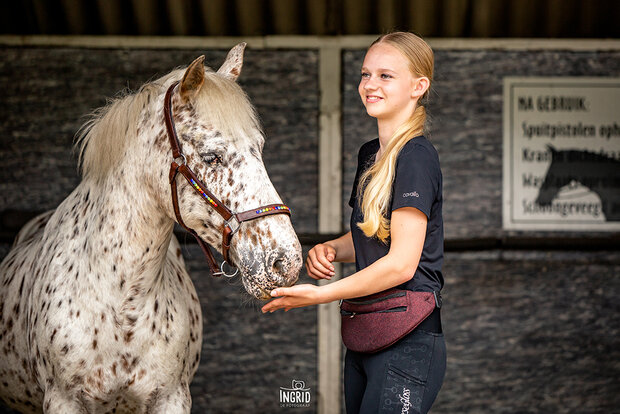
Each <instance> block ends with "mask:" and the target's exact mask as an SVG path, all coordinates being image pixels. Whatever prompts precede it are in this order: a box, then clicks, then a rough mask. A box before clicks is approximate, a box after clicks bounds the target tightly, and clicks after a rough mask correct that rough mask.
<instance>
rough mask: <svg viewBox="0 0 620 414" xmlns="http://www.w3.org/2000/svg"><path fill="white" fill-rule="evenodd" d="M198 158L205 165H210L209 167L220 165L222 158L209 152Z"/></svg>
mask: <svg viewBox="0 0 620 414" xmlns="http://www.w3.org/2000/svg"><path fill="white" fill-rule="evenodd" d="M200 156H201V157H202V159H203V160H204V161H205V162H206V163H207V164H210V165H217V164H221V163H222V157H221V156H219V155H217V154H215V153H213V152H210V153H207V154H205V153H202V154H200Z"/></svg>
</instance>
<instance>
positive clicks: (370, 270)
mask: <svg viewBox="0 0 620 414" xmlns="http://www.w3.org/2000/svg"><path fill="white" fill-rule="evenodd" d="M433 65H434V59H433V52H432V50H431V48H430V47H429V46H428V44H427V43H426V42H424V40H422V39H421V38H419V37H418V36H416V35H414V34H412V33H407V32H394V33H389V34H387V35H384V36H381V37H380V38H378V39H377V40H376V41H375V42H374V43H373V44H372V45H371V46H370V48H369V49H368V51H367V53H366V56H365V58H364V63H363V66H362V69H361V79H360V83H359V88H358V91H359V94H360V97H361V99H362V102H363V104H364V106H365V107H366V111H367V113H368V115H370V116H372V117H374V118H376V119H377V128H378V133H379V137H378V138H377V139H374V140H372V141H369V142H367V143H365V144H364V145H362V147H361V148H360V151H359V154H358V166H357V173H356V178H355V182H354V185H353V191H352V194H351V199H350V201H349V204H350V206H351V207H352V208H353V213H352V215H351V231H350V232H348V233H346V234H345V235H343V236H341V237H339V238H337V239H334V240H330V241H328V242H325V243H322V244H318V245H316V246H314V247H313V248H312V249H311V250H310V252H309V253H308V258H307V261H306V268H307V271H308V275H309V276H310V277H312V278H314V279H331V277H332V276H334V266H333V265H332V262H334V261H336V262H355V264H356V270H357V271H356V272H355V273H354V274H352V275H350V276H348V277H345V278H343V279H340V280H338V281H335V282H333V283H329V284H327V285H323V286H316V285H312V284H302V285H297V286H292V287H289V288H277V289H275V290H274V291H273V292H272V293H271V295H272V297H274V298H276V299H274V300H272V301H271V302H269V303H268V304H266V305H265V306H264V307H263V312H273V311H275V310H277V309H285V310H288V309H292V308H297V307H302V306H308V305H315V304H319V303H327V302H331V301H334V300H340V299H350V298H358V297H362V296H366V295H370V294H373V293H377V292H381V291H384V290H386V289H389V288H392V287H398V288H401V289H408V290H412V291H423V292H433V291H434V292H439V291H440V290H441V288H442V287H443V276H442V271H441V266H442V262H443V219H442V203H443V197H442V175H441V170H440V166H439V157H438V154H437V151H436V150H435V148H434V147H433V145H432V144H431V143H430V142H429V141H428V140H427V139H426V138H425V137H424V127H425V120H426V112H425V108H424V106H423V104H422V102H423V100H424V99H425V98H427V95H428V92H429V88H430V85H431V81H432V78H433ZM445 369H446V352H445V342H444V338H443V333H442V327H441V319H440V314H439V308H435V310H434V311H433V312H432V313H431V315H430V316H429V317H428V318H427V319H425V320H424V321H423V322H422V323H421V324H420V325H419V326H418V327H417V328H416V329H414V330H413V331H412V332H410V333H409V334H407V335H406V336H405V337H404V338H402V339H400V340H399V341H398V342H396V343H395V344H393V345H391V346H390V347H388V348H386V349H384V350H382V351H379V352H376V353H370V354H367V353H359V352H354V351H351V350H347V353H346V356H345V372H344V381H345V402H346V408H347V413H349V414H350V413H381V412H394V413H401V412H402V413H405V412H409V413H426V412H427V411H428V410H429V409H430V407H431V405H432V404H433V402H434V400H435V398H436V396H437V394H438V392H439V389H440V388H441V384H442V383H443V378H444V374H445Z"/></svg>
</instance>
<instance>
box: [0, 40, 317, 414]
mask: <svg viewBox="0 0 620 414" xmlns="http://www.w3.org/2000/svg"><path fill="white" fill-rule="evenodd" d="M226 52H227V51H226V50H211V51H204V50H179V49H175V50H136V49H131V50H118V49H115V50H102V49H92V50H89V49H72V48H52V49H48V48H6V47H5V48H2V49H0V56H1V57H2V59H0V89H1V90H2V91H3V94H4V98H3V99H2V100H1V101H0V114H1V115H0V165H2V166H3V168H2V169H0V218H1V222H0V235H1V236H2V239H1V240H0V257H2V258H4V256H5V255H6V253H7V252H8V249H9V247H10V242H11V238H12V236H13V235H14V233H15V232H16V231H17V230H18V228H19V226H21V224H23V220H25V219H26V218H27V217H29V216H31V215H32V214H34V213H35V212H40V211H44V210H47V209H52V208H55V207H56V206H57V205H58V204H59V203H60V201H61V200H63V199H64V197H65V196H66V195H68V194H69V192H70V191H71V190H72V189H73V188H74V187H75V186H76V185H77V183H78V181H79V177H78V174H77V168H76V157H75V154H74V153H73V152H72V150H71V146H72V140H73V136H74V134H75V132H76V131H77V130H78V129H79V127H80V126H81V125H82V123H83V122H84V121H85V119H84V115H86V114H88V113H89V112H90V111H92V110H93V109H95V108H97V107H100V106H102V105H104V104H105V103H106V99H107V98H109V97H113V96H115V95H116V94H117V93H118V92H119V91H120V90H122V89H124V88H129V89H130V90H135V89H137V88H138V87H139V86H140V85H142V84H143V83H144V82H146V81H148V80H149V79H154V78H156V77H159V76H161V75H163V74H165V73H167V72H169V71H170V70H172V69H173V68H175V67H177V66H180V65H187V64H189V63H190V62H191V61H192V60H193V59H195V58H196V57H197V56H199V55H201V54H206V64H207V65H209V66H212V67H213V68H215V69H217V68H218V67H219V65H220V64H221V63H222V62H223V61H224V58H225V56H226ZM317 56H318V53H317V52H316V51H313V50H296V51H284V50H280V51H265V50H262V51H254V50H247V51H246V57H245V62H244V67H243V73H242V75H241V77H240V79H239V81H240V84H241V85H242V86H243V88H244V89H245V90H246V92H247V93H248V95H249V96H250V99H251V101H252V102H253V103H254V104H255V106H256V107H257V109H258V112H259V115H260V118H261V121H262V124H263V127H264V131H265V135H266V142H265V147H264V152H263V158H264V162H265V165H266V167H267V171H268V173H269V175H270V177H271V180H272V182H273V184H274V186H275V188H276V189H277V190H278V192H279V193H280V195H281V197H282V199H283V200H284V202H285V203H287V204H288V205H289V206H290V207H291V209H292V211H293V216H292V220H293V225H294V227H295V229H296V230H297V231H298V232H300V233H316V232H317V214H318V212H317V205H318V190H317V188H318V178H317V177H318V172H317V168H318V160H317V154H318V90H319V87H318V73H317V69H318V61H317ZM291 177H295V180H292V179H291ZM300 185H303V187H304V190H303V191H299V186H300ZM186 239H191V238H186ZM184 256H185V258H186V263H187V266H188V270H189V272H190V274H191V276H192V278H193V280H194V283H195V285H196V289H197V291H198V295H199V297H200V300H201V304H202V308H203V316H204V341H203V356H202V360H201V364H200V367H199V371H198V373H197V376H196V378H195V380H194V381H193V383H192V386H191V391H192V398H193V402H194V404H193V412H195V413H204V412H206V409H207V407H210V408H211V410H210V411H209V412H213V413H218V412H219V413H230V412H234V411H236V410H238V411H239V412H273V411H276V410H280V408H279V388H280V387H289V388H290V386H291V381H292V380H293V379H296V380H302V381H304V382H305V383H306V385H307V386H309V387H310V388H311V389H312V392H313V393H314V394H313V403H312V406H311V407H310V408H306V409H303V408H295V409H291V410H293V411H294V412H296V413H305V412H313V411H314V410H315V406H314V403H315V401H316V390H317V383H316V381H317V374H316V366H317V362H316V361H317V360H316V348H317V340H316V311H315V309H312V308H308V309H302V310H295V311H291V312H288V313H287V314H284V313H283V312H281V313H278V314H274V315H263V314H262V313H261V312H260V306H261V305H260V304H259V303H257V302H256V301H251V300H250V299H249V297H248V296H247V294H245V293H244V289H243V287H242V286H241V284H240V283H231V282H229V281H228V280H227V279H225V278H219V279H214V278H212V277H211V276H210V275H209V271H208V267H207V265H206V262H205V259H204V256H203V255H202V253H201V251H200V249H199V248H198V247H197V245H195V244H192V243H191V241H190V244H189V245H187V246H186V248H185V249H184ZM0 412H2V408H1V407H0Z"/></svg>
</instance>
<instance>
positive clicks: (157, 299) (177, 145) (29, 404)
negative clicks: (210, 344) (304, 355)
mask: <svg viewBox="0 0 620 414" xmlns="http://www.w3.org/2000/svg"><path fill="white" fill-rule="evenodd" d="M244 47H245V44H240V45H237V46H235V47H234V48H233V49H232V50H231V51H230V52H229V54H228V56H227V58H226V61H225V62H224V64H223V65H222V67H221V68H220V69H219V70H218V71H217V72H213V71H211V70H210V69H207V68H205V67H204V65H203V60H204V56H201V57H200V58H198V59H196V60H195V61H194V62H193V63H192V64H191V65H190V66H189V67H188V68H187V69H186V70H182V69H179V70H174V71H172V72H171V73H169V74H168V75H166V76H164V77H162V78H160V79H158V80H156V81H154V82H151V83H148V84H145V85H144V86H142V88H140V90H139V91H138V92H137V93H135V94H133V95H129V96H125V97H123V98H119V99H117V100H116V101H114V102H113V103H111V104H110V105H108V106H107V107H105V108H103V109H101V110H100V111H99V112H98V113H97V114H96V115H95V116H94V118H93V119H92V120H91V121H90V122H89V123H87V124H86V125H85V127H84V128H83V130H82V133H81V135H80V137H79V140H78V145H79V148H80V159H81V161H80V162H81V166H82V176H83V179H82V181H81V183H80V184H79V185H78V187H77V188H76V189H75V190H74V191H73V192H72V193H71V194H70V195H69V196H68V197H67V198H66V199H65V200H64V201H63V202H62V203H61V204H60V205H59V206H58V208H56V210H54V211H51V212H48V213H46V214H43V215H41V216H39V217H37V218H35V219H33V220H32V221H31V222H29V223H28V224H27V225H26V226H25V227H24V229H22V231H21V232H20V233H19V235H18V236H17V238H16V240H15V243H14V246H13V248H12V250H11V251H10V252H9V254H8V256H7V257H6V258H5V259H4V261H3V262H2V264H1V265H0V283H1V288H0V397H1V398H2V400H4V402H5V403H7V404H8V405H9V406H10V407H12V408H14V409H17V410H20V411H22V412H24V413H40V412H44V413H50V414H51V413H54V414H72V413H166V414H175V413H189V412H190V407H191V396H190V393H189V383H190V381H191V380H192V378H193V375H194V373H195V372H196V369H197V367H198V363H199V359H200V348H201V342H202V315H201V310H200V304H199V301H198V297H197V295H196V290H195V288H194V286H193V284H192V281H191V279H190V277H189V275H188V274H187V271H186V270H185V265H184V262H183V257H182V256H181V250H180V249H179V244H178V242H177V240H176V239H175V237H174V236H173V232H172V230H173V225H174V223H175V221H177V222H180V224H182V225H184V226H185V227H186V228H188V229H190V231H191V232H193V233H195V234H196V235H197V236H198V237H199V238H200V239H201V240H204V241H206V242H207V243H209V244H210V245H211V246H213V247H216V248H218V249H221V251H222V253H223V254H224V256H225V257H226V258H227V259H228V260H229V261H230V263H233V264H234V265H235V266H236V267H237V268H238V269H239V270H240V276H241V278H242V280H243V285H244V286H245V288H246V290H247V291H248V292H249V293H250V294H251V295H253V296H255V297H257V298H265V297H267V296H268V292H269V291H270V290H271V289H272V288H274V287H276V286H283V285H285V286H288V285H291V284H293V283H294V282H295V281H296V279H297V274H298V272H299V269H300V268H301V249H300V245H299V241H298V239H297V237H296V235H295V232H294V231H293V228H292V226H291V222H290V219H289V217H288V215H286V214H274V213H287V212H288V209H287V208H286V207H285V206H284V205H282V204H280V203H281V200H280V197H279V196H278V194H277V192H276V191H275V189H274V188H273V186H272V184H271V182H270V181H269V178H268V176H267V173H266V171H265V168H264V166H263V163H262V159H261V152H262V146H263V142H264V138H263V134H262V132H261V129H260V127H259V122H258V121H257V116H256V113H255V111H254V109H253V107H252V106H251V104H250V103H249V101H248V99H247V97H246V95H245V94H244V92H243V91H242V90H241V88H240V87H239V86H238V85H237V83H236V82H235V80H236V78H237V76H239V74H240V72H241V66H242V63H243V50H244ZM234 212H242V213H234ZM272 214H273V215H272ZM254 219H255V220H254ZM233 234H234V237H232V235H233Z"/></svg>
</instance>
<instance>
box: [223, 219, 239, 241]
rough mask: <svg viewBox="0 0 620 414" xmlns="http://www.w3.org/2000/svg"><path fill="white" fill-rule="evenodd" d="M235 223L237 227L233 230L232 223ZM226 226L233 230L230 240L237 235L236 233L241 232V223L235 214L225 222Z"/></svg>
mask: <svg viewBox="0 0 620 414" xmlns="http://www.w3.org/2000/svg"><path fill="white" fill-rule="evenodd" d="M233 221H234V222H235V223H236V227H235V228H233V227H232V226H231V225H230V223H232V222H233ZM224 225H225V226H226V227H228V228H230V230H231V233H230V238H232V236H234V235H235V233H236V232H238V231H239V229H240V228H241V222H240V221H239V219H237V216H236V215H235V214H233V215H232V216H230V218H229V219H228V220H226V221H225V222H224Z"/></svg>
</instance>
